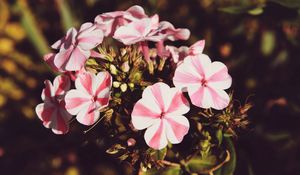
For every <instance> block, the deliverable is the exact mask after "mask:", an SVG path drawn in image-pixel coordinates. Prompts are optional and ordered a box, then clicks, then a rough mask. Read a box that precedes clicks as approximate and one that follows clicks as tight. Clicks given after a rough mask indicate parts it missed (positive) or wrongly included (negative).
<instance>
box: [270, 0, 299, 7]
mask: <svg viewBox="0 0 300 175" xmlns="http://www.w3.org/2000/svg"><path fill="white" fill-rule="evenodd" d="M269 1H270V2H275V3H277V4H280V5H282V6H285V7H288V8H300V1H299V0H269Z"/></svg>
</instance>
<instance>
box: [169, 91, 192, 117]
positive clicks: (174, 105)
mask: <svg viewBox="0 0 300 175" xmlns="http://www.w3.org/2000/svg"><path fill="white" fill-rule="evenodd" d="M170 91H172V97H171V98H170V99H171V103H170V105H169V107H168V109H167V111H166V112H165V113H166V115H168V116H169V115H170V116H172V115H182V114H185V113H187V112H188V111H189V110H190V105H189V102H188V100H187V99H186V98H185V97H184V95H183V93H182V91H181V90H179V89H177V88H171V90H170Z"/></svg>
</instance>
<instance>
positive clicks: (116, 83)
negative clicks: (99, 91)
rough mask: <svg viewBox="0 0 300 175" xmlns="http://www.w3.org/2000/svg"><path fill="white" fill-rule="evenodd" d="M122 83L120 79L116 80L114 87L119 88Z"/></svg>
mask: <svg viewBox="0 0 300 175" xmlns="http://www.w3.org/2000/svg"><path fill="white" fill-rule="evenodd" d="M120 85H121V83H120V82H118V81H114V82H113V87H114V88H119V87H120Z"/></svg>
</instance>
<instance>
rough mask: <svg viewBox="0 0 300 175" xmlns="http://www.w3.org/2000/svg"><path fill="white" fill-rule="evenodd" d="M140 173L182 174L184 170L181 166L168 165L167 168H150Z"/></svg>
mask: <svg viewBox="0 0 300 175" xmlns="http://www.w3.org/2000/svg"><path fill="white" fill-rule="evenodd" d="M139 174H141V175H157V174H160V175H181V174H182V171H181V168H180V167H167V168H164V169H160V170H157V169H155V168H152V169H150V170H148V171H146V172H143V173H139Z"/></svg>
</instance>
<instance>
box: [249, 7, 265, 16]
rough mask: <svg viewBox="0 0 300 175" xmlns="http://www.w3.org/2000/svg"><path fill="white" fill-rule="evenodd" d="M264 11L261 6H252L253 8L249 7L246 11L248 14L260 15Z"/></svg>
mask: <svg viewBox="0 0 300 175" xmlns="http://www.w3.org/2000/svg"><path fill="white" fill-rule="evenodd" d="M263 12H264V9H263V8H262V7H257V8H254V9H251V10H249V11H248V13H249V14H250V15H260V14H262V13H263Z"/></svg>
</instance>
